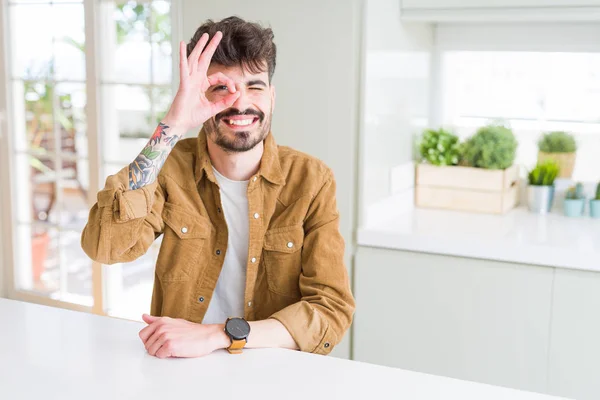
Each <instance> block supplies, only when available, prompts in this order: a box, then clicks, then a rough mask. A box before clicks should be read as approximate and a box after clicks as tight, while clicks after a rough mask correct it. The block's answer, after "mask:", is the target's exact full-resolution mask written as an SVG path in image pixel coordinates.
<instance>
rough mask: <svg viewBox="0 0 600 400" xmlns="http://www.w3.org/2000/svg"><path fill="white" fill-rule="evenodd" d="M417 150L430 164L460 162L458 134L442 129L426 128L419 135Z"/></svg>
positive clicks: (455, 163) (454, 163)
mask: <svg viewBox="0 0 600 400" xmlns="http://www.w3.org/2000/svg"><path fill="white" fill-rule="evenodd" d="M419 151H420V153H421V157H422V159H423V160H425V161H427V162H428V163H430V164H432V165H457V164H458V163H459V162H460V146H459V143H458V136H456V135H455V134H453V133H452V132H449V131H447V130H444V129H439V130H437V131H436V130H433V129H427V130H425V131H424V132H423V135H422V136H421V143H420V144H419Z"/></svg>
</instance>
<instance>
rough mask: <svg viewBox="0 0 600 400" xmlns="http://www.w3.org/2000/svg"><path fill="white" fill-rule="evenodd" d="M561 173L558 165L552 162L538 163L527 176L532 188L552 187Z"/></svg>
mask: <svg viewBox="0 0 600 400" xmlns="http://www.w3.org/2000/svg"><path fill="white" fill-rule="evenodd" d="M559 171H560V168H559V166H558V164H557V163H556V162H554V161H552V160H548V161H544V162H542V163H538V164H537V165H536V166H535V168H534V169H532V170H531V171H529V174H528V176H527V177H528V180H529V184H530V185H532V186H552V185H554V180H555V179H556V177H557V176H558V173H559Z"/></svg>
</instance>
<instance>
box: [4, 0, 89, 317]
mask: <svg viewBox="0 0 600 400" xmlns="http://www.w3.org/2000/svg"><path fill="white" fill-rule="evenodd" d="M8 7H9V9H8V12H9V18H10V19H9V20H10V28H9V29H10V33H11V35H10V36H11V38H12V41H11V53H10V56H9V57H10V58H9V60H10V61H11V62H10V68H9V71H10V79H11V82H10V86H11V89H12V90H11V92H12V96H13V98H12V100H13V110H14V115H13V116H12V117H13V123H12V126H13V130H14V132H13V135H12V136H13V138H14V147H15V148H14V150H15V152H14V154H15V161H16V163H15V165H16V167H15V175H14V177H13V180H14V183H15V184H14V189H15V196H14V198H15V199H16V202H15V209H16V210H15V211H16V221H15V223H16V227H15V228H16V229H15V230H16V233H17V235H16V257H15V258H16V260H17V263H16V265H18V266H19V267H18V268H17V269H16V270H15V271H14V272H15V280H16V282H15V285H16V287H17V288H18V289H21V290H26V291H30V292H35V293H36V294H38V295H42V296H46V297H49V298H53V299H57V300H62V301H67V302H71V303H76V304H83V305H91V304H92V298H91V287H92V285H91V270H92V268H91V261H90V260H89V259H87V257H85V254H83V251H82V250H81V248H80V246H78V243H79V237H80V235H81V229H82V226H83V224H85V220H86V214H87V211H86V209H87V208H88V205H87V192H88V191H89V180H88V175H89V166H88V162H87V142H86V115H85V107H86V92H85V79H86V72H85V71H86V69H85V54H84V51H83V50H82V49H83V46H84V45H85V40H84V39H85V38H84V36H85V35H84V23H83V21H84V14H83V13H84V10H83V3H82V2H81V1H80V2H77V1H73V2H70V3H51V2H37V3H25V2H16V1H15V2H11V3H9V6H8ZM65 21H68V23H65ZM32 26H35V27H36V28H37V29H35V30H34V29H31V27H32ZM40 32H43V34H41V33H40Z"/></svg>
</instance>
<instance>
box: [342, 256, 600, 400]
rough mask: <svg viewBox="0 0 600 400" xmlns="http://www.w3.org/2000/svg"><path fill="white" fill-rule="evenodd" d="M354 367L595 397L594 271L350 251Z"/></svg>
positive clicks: (597, 320) (599, 389)
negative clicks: (362, 365)
mask: <svg viewBox="0 0 600 400" xmlns="http://www.w3.org/2000/svg"><path fill="white" fill-rule="evenodd" d="M354 268H355V281H354V282H355V295H356V301H357V310H356V316H355V321H354V331H353V332H354V337H353V350H354V359H356V360H358V361H365V362H370V363H375V364H381V365H387V366H393V367H400V368H404V369H409V370H414V371H420V372H425V373H431V374H435V375H445V376H450V377H454V378H459V379H466V380H472V381H477V382H483V383H489V384H493V385H500V386H507V387H511V388H516V389H523V390H530V391H535V392H541V393H547V394H551V395H555V396H563V397H566V398H573V399H578V400H592V399H594V400H597V399H600V379H599V375H598V374H599V371H600V273H598V272H588V271H579V270H570V269H564V268H552V267H541V266H534V265H521V264H512V263H503V262H496V261H488V260H475V259H469V258H459V257H450V256H440V255H433V254H424V253H413V252H408V251H399V250H385V249H375V248H368V247H359V248H358V253H357V256H356V262H355V267H354Z"/></svg>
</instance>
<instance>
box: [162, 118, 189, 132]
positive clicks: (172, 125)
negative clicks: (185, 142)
mask: <svg viewBox="0 0 600 400" xmlns="http://www.w3.org/2000/svg"><path fill="white" fill-rule="evenodd" d="M160 123H161V124H164V125H166V126H168V128H167V129H165V133H166V134H167V135H168V136H183V135H185V133H186V132H187V131H188V130H189V129H188V128H186V127H185V126H183V125H181V124H180V123H178V122H177V120H176V119H172V118H169V116H165V118H163V119H161V120H160Z"/></svg>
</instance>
